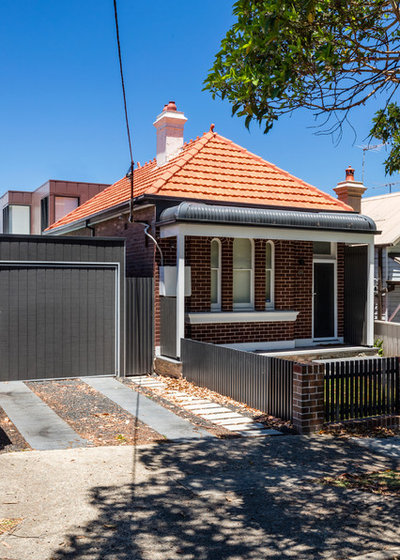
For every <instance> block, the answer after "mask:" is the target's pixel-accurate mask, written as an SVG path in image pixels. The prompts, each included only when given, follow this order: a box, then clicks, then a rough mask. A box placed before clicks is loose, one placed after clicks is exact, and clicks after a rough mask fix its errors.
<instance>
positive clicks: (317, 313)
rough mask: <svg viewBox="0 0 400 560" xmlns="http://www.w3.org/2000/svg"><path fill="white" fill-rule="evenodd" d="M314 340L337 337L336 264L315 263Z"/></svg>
mask: <svg viewBox="0 0 400 560" xmlns="http://www.w3.org/2000/svg"><path fill="white" fill-rule="evenodd" d="M313 295H314V309H313V314H314V338H333V337H334V336H335V263H333V262H314V294H313Z"/></svg>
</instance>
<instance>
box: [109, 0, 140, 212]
mask: <svg viewBox="0 0 400 560" xmlns="http://www.w3.org/2000/svg"><path fill="white" fill-rule="evenodd" d="M113 1H114V18H115V31H116V35H117V47H118V60H119V71H120V74H121V86H122V96H123V100H124V111H125V123H126V133H127V136H128V146H129V155H130V166H129V170H128V173H127V174H126V176H127V177H129V178H130V182H131V193H130V195H131V196H130V208H129V221H130V222H133V170H134V167H135V164H134V161H133V151H132V141H131V131H130V127H129V118H128V108H127V103H126V91H125V80H124V72H123V68H122V56H121V42H120V38H119V26H118V10H117V0H113Z"/></svg>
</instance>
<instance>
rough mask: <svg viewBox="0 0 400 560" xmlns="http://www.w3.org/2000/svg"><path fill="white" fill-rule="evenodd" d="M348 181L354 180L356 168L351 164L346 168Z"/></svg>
mask: <svg viewBox="0 0 400 560" xmlns="http://www.w3.org/2000/svg"><path fill="white" fill-rule="evenodd" d="M346 181H354V169H353V168H352V167H351V165H349V167H348V168H347V169H346Z"/></svg>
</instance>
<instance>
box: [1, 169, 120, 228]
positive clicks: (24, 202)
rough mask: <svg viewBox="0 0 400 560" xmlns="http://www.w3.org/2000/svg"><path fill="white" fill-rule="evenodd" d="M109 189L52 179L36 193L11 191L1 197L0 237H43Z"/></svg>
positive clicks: (103, 185) (97, 185) (91, 184)
mask: <svg viewBox="0 0 400 560" xmlns="http://www.w3.org/2000/svg"><path fill="white" fill-rule="evenodd" d="M108 186H109V185H108V184H102V183H84V182H75V181H56V180H53V179H51V180H49V181H46V183H44V184H43V185H41V186H40V187H38V188H37V189H36V190H34V191H17V190H9V191H7V192H6V193H5V194H4V195H3V196H1V197H0V233H15V234H40V233H42V231H43V230H45V229H46V228H47V227H49V226H50V225H51V224H52V223H53V222H57V221H58V220H60V219H61V218H63V217H64V216H65V215H66V214H68V213H69V212H71V211H72V210H74V209H75V208H77V207H78V206H79V205H81V204H83V203H85V202H86V201H87V200H89V199H90V198H92V197H93V196H95V195H96V194H98V193H99V192H101V191H102V190H103V189H105V188H106V187H108Z"/></svg>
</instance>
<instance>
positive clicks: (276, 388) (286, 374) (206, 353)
mask: <svg viewBox="0 0 400 560" xmlns="http://www.w3.org/2000/svg"><path fill="white" fill-rule="evenodd" d="M181 348H182V368H183V369H182V372H183V376H184V377H185V378H186V379H187V380H188V381H192V382H193V383H195V384H196V385H200V386H202V387H207V388H208V389H211V390H212V391H217V392H218V393H221V394H222V395H226V396H229V397H231V398H233V399H235V400H237V401H240V402H245V403H246V404H248V405H249V406H251V407H253V408H257V409H258V410H262V411H263V412H266V413H268V414H272V415H273V416H277V417H278V418H282V419H284V420H291V419H292V400H293V387H292V385H293V362H289V361H286V360H281V359H279V358H269V357H267V356H261V355H259V354H252V353H250V352H243V351H240V350H233V349H231V348H224V347H221V346H216V345H214V344H208V343H205V342H197V341H194V340H188V339H183V340H182V347H181Z"/></svg>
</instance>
